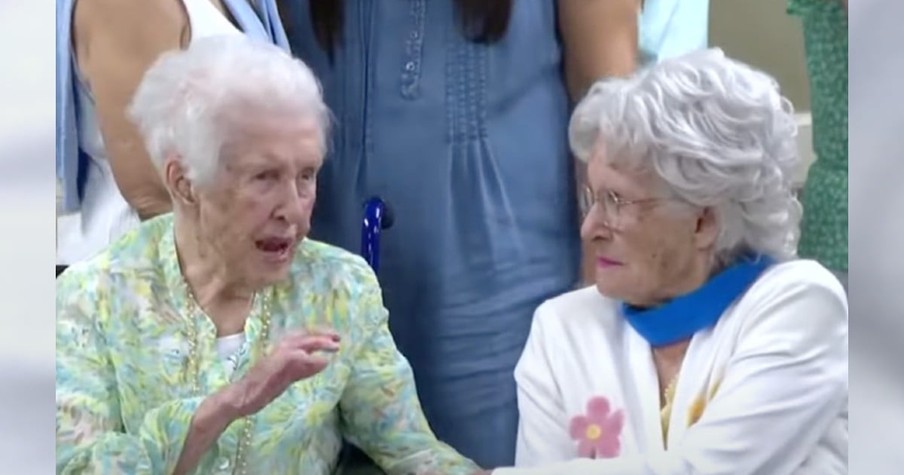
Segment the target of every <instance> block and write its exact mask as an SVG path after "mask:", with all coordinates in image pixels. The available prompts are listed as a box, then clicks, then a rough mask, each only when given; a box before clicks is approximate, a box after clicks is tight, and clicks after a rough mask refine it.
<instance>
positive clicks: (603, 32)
mask: <svg viewBox="0 0 904 475" xmlns="http://www.w3.org/2000/svg"><path fill="white" fill-rule="evenodd" d="M640 6H641V1H640V0H569V1H560V2H559V30H560V31H561V33H562V42H563V43H564V48H565V78H566V81H567V84H568V92H569V93H570V95H571V99H572V101H575V102H577V101H579V100H580V99H581V98H582V97H583V96H584V93H585V92H586V91H587V89H589V88H590V86H591V85H592V84H593V83H594V82H596V81H597V80H598V79H602V78H606V77H612V76H625V75H628V74H631V73H633V72H634V70H635V68H636V67H637V17H638V13H639V11H640Z"/></svg>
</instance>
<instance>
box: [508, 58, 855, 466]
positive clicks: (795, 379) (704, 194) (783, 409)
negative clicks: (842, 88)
mask: <svg viewBox="0 0 904 475" xmlns="http://www.w3.org/2000/svg"><path fill="white" fill-rule="evenodd" d="M791 112H792V111H791V106H790V104H789V103H788V101H787V100H786V99H784V98H783V97H782V96H781V95H780V93H779V91H778V88H777V86H776V83H775V81H774V80H773V79H772V78H770V77H769V76H767V75H766V74H763V73H762V72H759V71H756V70H754V69H752V68H750V67H749V66H747V65H744V64H741V63H738V62H736V61H733V60H731V59H728V58H726V57H725V56H724V55H723V54H722V53H721V52H720V51H718V50H710V51H703V52H698V53H692V54H689V55H686V56H682V57H678V58H676V59H671V60H665V61H663V62H662V63H660V64H657V65H655V66H652V67H651V68H649V69H648V70H645V71H643V72H640V73H638V74H636V75H635V76H634V77H631V78H628V79H617V80H611V81H605V82H600V83H598V84H596V85H595V86H594V87H593V88H592V89H591V90H590V93H589V94H588V95H587V97H586V98H585V99H584V100H583V101H582V102H581V104H580V105H579V106H578V107H577V109H576V111H575V113H574V117H573V118H572V122H571V139H572V145H573V149H574V150H575V152H576V155H578V156H579V157H582V158H583V159H585V160H589V164H588V181H589V185H590V186H589V189H588V192H587V204H588V207H587V210H586V218H585V220H584V224H583V229H582V236H583V238H584V240H585V241H586V242H587V243H589V244H590V245H591V247H592V248H593V250H594V251H595V255H596V285H595V286H592V287H588V288H585V289H582V290H577V291H574V292H571V293H568V294H565V295H562V296H560V297H557V298H555V299H552V300H549V301H547V302H546V303H544V304H543V305H542V306H541V307H540V308H539V309H538V310H537V312H536V315H535V318H534V321H533V328H532V330H531V334H530V337H529V339H528V343H527V346H526V348H525V350H524V353H523V355H522V356H521V359H520V361H519V363H518V366H517V369H516V371H515V379H516V380H517V383H518V406H519V411H520V416H521V419H520V424H521V425H520V430H519V435H518V448H517V463H516V464H517V465H518V467H517V468H513V469H500V470H497V471H496V472H494V473H496V475H538V474H556V475H557V474H568V475H587V474H590V475H687V474H698V475H703V474H706V475H803V474H814V475H815V474H819V475H843V474H847V440H848V433H847V394H848V389H847V375H848V371H847V363H848V360H847V355H848V346H847V317H848V309H847V301H846V297H845V292H844V289H843V288H842V286H841V284H840V283H839V281H838V280H837V279H836V278H835V277H834V276H833V275H832V273H831V272H829V271H828V270H827V269H826V268H824V267H823V266H822V265H820V264H819V263H817V262H815V261H811V260H806V259H799V258H797V257H796V256H795V251H796V249H795V247H796V240H797V236H798V233H799V229H798V225H799V221H800V217H801V206H800V203H798V201H797V199H796V198H795V196H794V194H793V193H792V191H791V187H790V185H791V182H792V177H793V176H794V173H795V171H796V170H797V166H798V157H797V150H796V140H795V131H796V126H795V121H794V117H793V115H792V113H791Z"/></svg>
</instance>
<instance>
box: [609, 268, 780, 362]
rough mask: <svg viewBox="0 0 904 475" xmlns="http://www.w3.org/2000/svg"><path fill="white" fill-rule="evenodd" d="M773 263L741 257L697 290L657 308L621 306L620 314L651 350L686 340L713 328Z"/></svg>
mask: <svg viewBox="0 0 904 475" xmlns="http://www.w3.org/2000/svg"><path fill="white" fill-rule="evenodd" d="M774 262H775V261H774V260H773V259H771V258H769V257H767V256H762V255H755V256H745V257H743V258H741V259H739V260H738V262H736V263H735V264H733V265H731V266H730V267H728V268H726V269H725V270H723V271H721V272H719V273H718V274H716V275H715V276H713V277H712V278H710V279H709V281H708V282H706V283H705V284H703V286H701V287H700V288H699V289H697V290H695V291H693V292H691V293H689V294H686V295H682V296H680V297H677V298H675V299H673V300H671V301H669V302H668V303H665V304H663V305H661V306H659V307H655V308H639V307H634V306H631V305H629V304H627V303H622V304H621V311H622V315H623V316H624V318H625V319H626V320H627V321H628V323H629V324H630V325H631V326H632V327H633V328H634V330H635V331H636V332H637V333H639V334H640V335H641V336H642V337H643V338H644V339H645V340H647V341H648V342H649V343H650V346H652V347H654V348H656V347H662V346H666V345H670V344H672V343H677V342H679V341H683V340H687V339H689V338H690V337H692V336H694V334H695V333H697V332H698V331H700V330H703V329H706V328H710V327H712V326H714V325H715V324H716V322H717V321H719V317H721V316H722V314H723V313H725V310H726V309H727V308H728V306H729V305H731V304H732V303H733V302H735V301H736V300H737V299H738V298H739V297H741V295H743V294H744V292H746V291H747V289H748V288H750V286H751V285H752V284H753V283H754V282H755V281H756V280H757V279H758V278H759V276H760V274H762V273H763V271H764V270H766V269H767V268H768V267H769V266H771V265H772V264H773V263H774Z"/></svg>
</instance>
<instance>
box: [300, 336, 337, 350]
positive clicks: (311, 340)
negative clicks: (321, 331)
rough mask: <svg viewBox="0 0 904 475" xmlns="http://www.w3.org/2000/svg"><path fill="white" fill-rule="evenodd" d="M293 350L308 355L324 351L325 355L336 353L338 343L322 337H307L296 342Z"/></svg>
mask: <svg viewBox="0 0 904 475" xmlns="http://www.w3.org/2000/svg"><path fill="white" fill-rule="evenodd" d="M294 348H295V349H300V350H304V351H306V352H308V353H314V352H317V351H325V352H327V353H336V352H337V351H339V343H338V342H337V341H335V340H332V339H329V338H324V337H308V338H305V339H303V340H301V341H299V342H298V346H296V347H294Z"/></svg>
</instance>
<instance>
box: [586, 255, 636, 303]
mask: <svg viewBox="0 0 904 475" xmlns="http://www.w3.org/2000/svg"><path fill="white" fill-rule="evenodd" d="M629 272H630V271H629V270H628V269H625V266H624V265H618V266H615V265H612V266H602V265H599V264H598V265H597V267H596V278H595V282H594V284H595V286H596V290H597V291H598V292H599V293H600V295H602V296H604V297H608V298H611V299H615V300H631V299H632V297H633V295H632V294H633V292H631V290H630V289H631V288H632V287H635V286H632V285H630V275H628V274H629Z"/></svg>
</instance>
